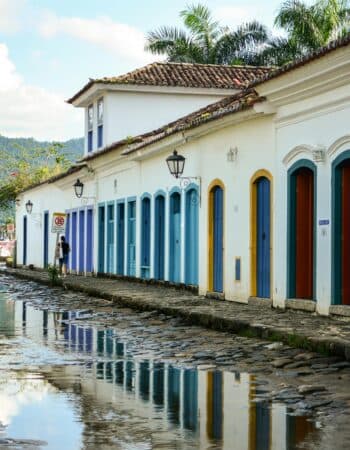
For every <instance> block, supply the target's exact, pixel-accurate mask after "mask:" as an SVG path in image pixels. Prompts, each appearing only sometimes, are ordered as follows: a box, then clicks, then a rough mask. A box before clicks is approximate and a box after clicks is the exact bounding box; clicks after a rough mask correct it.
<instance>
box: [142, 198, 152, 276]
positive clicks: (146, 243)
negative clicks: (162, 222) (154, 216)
mask: <svg viewBox="0 0 350 450" xmlns="http://www.w3.org/2000/svg"><path fill="white" fill-rule="evenodd" d="M141 209H142V222H141V277H142V278H149V276H150V265H151V261H150V255H151V248H150V247H151V246H150V244H151V200H150V199H149V198H147V197H146V198H144V199H142V206H141Z"/></svg>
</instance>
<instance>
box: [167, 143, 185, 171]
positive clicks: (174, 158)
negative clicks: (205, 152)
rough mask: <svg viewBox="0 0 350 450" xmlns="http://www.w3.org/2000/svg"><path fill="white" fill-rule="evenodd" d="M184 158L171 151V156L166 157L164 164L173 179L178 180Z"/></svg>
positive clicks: (182, 169)
mask: <svg viewBox="0 0 350 450" xmlns="http://www.w3.org/2000/svg"><path fill="white" fill-rule="evenodd" d="M185 161H186V158H185V157H184V156H182V155H179V154H178V153H177V150H174V151H173V154H172V155H170V156H168V157H167V159H166V163H167V164H168V168H169V172H170V173H171V175H173V176H174V177H175V178H180V177H181V175H182V174H183V171H184V168H185Z"/></svg>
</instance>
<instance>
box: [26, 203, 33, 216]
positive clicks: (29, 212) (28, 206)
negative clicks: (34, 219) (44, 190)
mask: <svg viewBox="0 0 350 450" xmlns="http://www.w3.org/2000/svg"><path fill="white" fill-rule="evenodd" d="M26 211H27V214H31V213H32V211H33V203H32V202H31V201H30V200H28V201H27V203H26Z"/></svg>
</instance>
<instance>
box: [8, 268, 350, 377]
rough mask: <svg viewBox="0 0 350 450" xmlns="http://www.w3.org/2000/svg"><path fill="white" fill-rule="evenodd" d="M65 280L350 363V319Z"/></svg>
mask: <svg viewBox="0 0 350 450" xmlns="http://www.w3.org/2000/svg"><path fill="white" fill-rule="evenodd" d="M8 273H11V274H13V275H15V276H18V277H22V278H27V279H31V280H35V281H38V282H41V283H49V279H48V275H47V274H46V272H41V271H30V270H25V269H8ZM61 281H62V285H63V287H64V288H66V289H72V290H77V291H81V292H84V293H86V294H88V295H91V296H96V297H98V298H103V299H105V300H109V301H111V302H113V303H116V304H118V305H121V306H127V307H131V308H134V309H137V310H141V311H154V310H155V311H158V312H159V313H164V314H167V315H172V316H176V317H181V318H182V319H183V320H185V321H186V322H187V323H190V324H193V325H200V326H204V327H207V328H211V329H215V330H218V331H229V332H233V333H237V334H240V335H244V336H247V337H258V338H263V339H269V340H273V341H281V342H284V343H286V344H288V345H290V346H292V347H297V348H304V349H307V350H309V351H316V352H320V353H326V354H329V355H335V356H339V357H341V358H343V359H346V360H348V361H350V320H349V318H340V317H336V318H335V317H323V316H319V315H316V314H315V313H307V312H302V311H295V310H293V311H292V310H281V309H274V308H270V307H260V306H258V304H249V305H247V304H243V303H236V302H230V301H222V300H212V299H207V298H205V297H201V296H198V295H195V294H193V293H191V292H188V291H185V290H179V289H175V288H172V287H166V286H159V285H152V284H143V283H139V282H132V281H124V280H119V279H112V278H95V277H80V276H68V277H67V278H65V279H64V280H61ZM328 369H329V368H328Z"/></svg>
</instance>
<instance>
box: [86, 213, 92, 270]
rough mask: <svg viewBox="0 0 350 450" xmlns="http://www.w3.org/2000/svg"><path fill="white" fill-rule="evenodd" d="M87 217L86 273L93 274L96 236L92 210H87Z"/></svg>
mask: <svg viewBox="0 0 350 450" xmlns="http://www.w3.org/2000/svg"><path fill="white" fill-rule="evenodd" d="M86 214H87V216H86V222H87V223H86V272H88V273H91V272H93V248H94V234H93V223H94V222H93V220H94V214H93V210H92V209H88V210H87V213H86Z"/></svg>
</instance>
